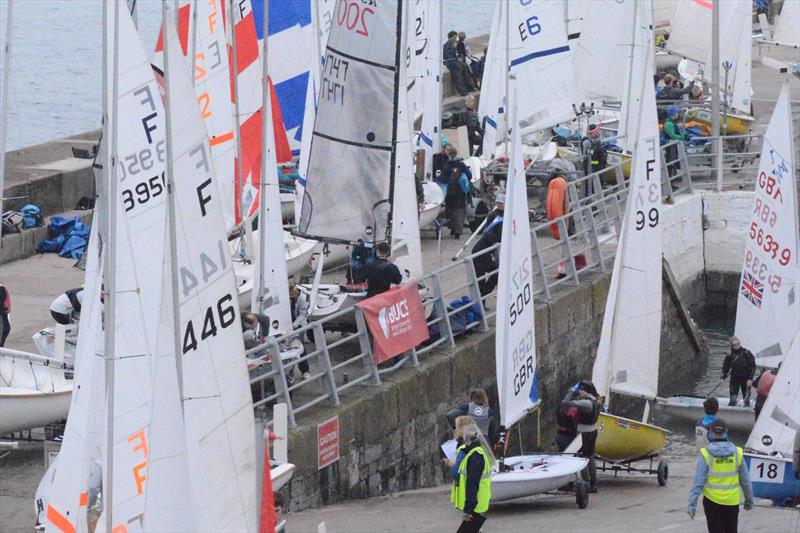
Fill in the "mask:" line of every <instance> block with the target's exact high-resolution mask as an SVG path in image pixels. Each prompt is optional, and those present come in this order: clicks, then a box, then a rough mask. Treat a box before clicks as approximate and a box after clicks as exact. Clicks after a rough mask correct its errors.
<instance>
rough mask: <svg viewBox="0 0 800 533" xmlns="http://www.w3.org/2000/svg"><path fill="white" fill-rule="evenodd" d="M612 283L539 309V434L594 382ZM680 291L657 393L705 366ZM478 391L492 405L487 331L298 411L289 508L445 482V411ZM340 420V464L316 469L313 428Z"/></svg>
mask: <svg viewBox="0 0 800 533" xmlns="http://www.w3.org/2000/svg"><path fill="white" fill-rule="evenodd" d="M609 282H610V274H609V273H602V274H595V275H593V276H591V277H590V278H588V279H587V280H585V281H584V282H583V283H582V284H581V285H579V286H577V287H568V288H566V289H564V290H560V291H558V292H557V293H556V294H554V296H553V299H552V301H551V302H548V303H546V304H540V305H537V306H536V312H535V323H536V345H537V358H538V369H539V373H540V391H541V397H542V399H543V404H542V425H543V427H544V428H548V427H549V428H552V423H551V420H552V416H553V413H554V410H555V406H556V405H557V402H558V401H559V400H560V398H561V397H562V395H563V394H564V391H565V390H566V388H567V387H568V386H569V385H571V384H572V383H574V382H575V381H576V380H578V379H582V378H587V377H589V376H591V371H592V365H593V361H594V357H595V355H596V351H597V343H598V340H599V337H600V329H601V326H602V321H603V313H604V311H605V302H606V296H607V292H608V286H609ZM677 294H678V293H677V292H676V291H672V290H670V289H669V288H668V286H667V284H665V289H664V295H663V298H664V300H663V302H664V314H663V315H664V319H663V321H662V334H661V339H662V341H661V344H662V345H661V352H662V357H661V367H660V373H661V376H662V377H663V379H662V380H661V386H660V390H659V392H660V393H661V394H670V393H672V392H674V391H676V389H677V388H678V387H680V385H681V384H682V383H685V380H686V379H688V378H689V377H690V376H692V375H694V374H695V371H696V369H697V368H700V367H702V366H703V365H704V364H705V357H706V353H705V352H704V351H703V350H702V349H700V348H699V347H698V343H697V340H696V339H694V338H693V337H692V335H693V333H692V332H691V330H690V328H689V327H687V325H686V321H685V319H684V318H683V317H682V316H681V312H680V306H679V305H678V304H677V302H676V301H675V297H676V295H677ZM478 386H482V387H484V388H486V389H487V391H489V393H490V396H491V397H492V403H493V405H497V402H496V387H495V359H494V334H493V332H488V333H479V334H473V335H470V336H468V337H466V338H460V339H459V340H458V345H457V346H456V347H455V348H454V349H452V350H448V351H446V352H441V351H440V352H436V353H434V354H430V355H428V356H426V357H424V358H423V360H422V361H421V365H420V367H419V368H416V369H414V368H405V369H403V370H401V371H398V372H396V373H394V374H392V375H390V376H387V377H385V378H384V381H383V383H382V384H381V385H380V386H377V387H373V388H363V387H362V388H359V389H356V390H355V391H354V392H353V393H352V394H350V395H349V396H346V397H343V398H342V404H341V405H340V406H338V407H337V408H333V407H327V408H321V409H317V410H314V412H313V413H312V414H310V415H305V414H304V415H303V416H301V417H300V420H299V421H300V422H301V423H302V424H303V425H302V426H300V427H298V428H296V429H294V430H292V431H291V432H290V435H289V460H290V461H291V462H292V463H294V464H296V465H297V470H296V471H295V474H294V477H293V479H292V481H291V483H290V485H289V487H288V489H287V493H288V496H289V501H290V505H291V508H292V509H294V510H299V509H303V508H306V507H312V506H319V505H325V504H331V503H335V502H339V501H343V500H348V499H355V498H367V497H372V496H378V495H383V494H387V493H391V492H395V491H399V490H405V489H412V488H413V489H417V488H421V487H428V486H433V485H437V484H441V483H444V482H446V481H447V479H446V475H445V474H446V473H445V471H444V470H443V468H442V466H441V462H440V454H439V445H440V443H441V442H442V441H443V440H444V439H445V438H446V437H447V436H448V434H449V428H448V424H447V420H446V418H445V414H446V413H447V411H448V410H449V409H451V408H452V407H453V406H454V405H456V404H457V403H460V402H463V401H464V400H465V399H466V395H467V393H468V391H469V390H470V389H471V388H473V387H478ZM337 413H338V415H339V425H340V435H339V442H340V456H341V458H340V459H339V461H338V462H337V463H335V464H333V465H331V466H329V467H327V468H325V469H323V470H321V471H318V470H317V430H316V426H317V424H318V423H320V422H322V421H325V420H327V419H328V418H330V417H331V416H333V415H334V414H337ZM531 418H532V417H531ZM523 439H524V440H525V442H527V443H531V444H532V443H533V442H534V439H535V434H534V432H533V430H532V427H529V428H526V429H525V430H524V435H523ZM515 440H516V438H515ZM547 444H548V443H547V441H545V445H547ZM529 447H532V446H528V445H526V448H529ZM548 448H550V449H553V448H552V446H548Z"/></svg>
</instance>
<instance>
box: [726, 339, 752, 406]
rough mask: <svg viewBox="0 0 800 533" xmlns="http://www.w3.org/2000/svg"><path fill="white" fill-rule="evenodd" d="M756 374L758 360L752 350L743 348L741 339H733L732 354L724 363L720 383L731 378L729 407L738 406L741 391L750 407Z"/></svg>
mask: <svg viewBox="0 0 800 533" xmlns="http://www.w3.org/2000/svg"><path fill="white" fill-rule="evenodd" d="M755 373H756V358H755V357H753V354H752V352H751V351H750V350H748V349H747V348H745V347H743V346H742V344H741V343H740V342H739V337H731V353H729V354H728V355H726V356H725V361H723V362H722V376H721V377H720V378H719V380H720V381H725V379H727V377H728V374H730V376H731V386H730V401H729V402H728V405H736V397H737V396H738V395H739V391H740V390H741V392H742V398H743V399H744V401H745V403H746V404H747V405H750V386H751V385H753V376H754V375H755Z"/></svg>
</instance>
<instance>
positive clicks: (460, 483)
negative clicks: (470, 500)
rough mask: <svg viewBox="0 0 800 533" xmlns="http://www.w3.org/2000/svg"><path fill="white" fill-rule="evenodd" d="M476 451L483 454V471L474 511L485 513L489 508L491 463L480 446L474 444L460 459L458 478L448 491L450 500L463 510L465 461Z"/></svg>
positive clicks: (465, 490)
mask: <svg viewBox="0 0 800 533" xmlns="http://www.w3.org/2000/svg"><path fill="white" fill-rule="evenodd" d="M476 453H477V454H479V455H482V456H483V472H482V473H481V481H480V483H479V485H478V503H477V504H476V505H475V510H474V511H475V512H476V513H485V512H486V511H488V510H489V501H490V500H491V499H492V465H491V463H490V462H489V458H488V457H487V456H486V452H484V451H483V448H482V447H481V446H475V447H474V448H472V449H471V450H470V451H468V452H467V454H466V455H465V456H464V458H463V459H462V460H461V464H460V465H458V480H456V482H455V483H454V484H453V490H452V491H451V492H450V501H451V502H453V505H455V507H456V509H458V510H459V511H463V510H464V505H465V504H466V502H467V463H468V462H469V458H470V457H471V456H472V455H473V454H476Z"/></svg>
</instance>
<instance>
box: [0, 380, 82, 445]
mask: <svg viewBox="0 0 800 533" xmlns="http://www.w3.org/2000/svg"><path fill="white" fill-rule="evenodd" d="M71 395H72V387H69V388H67V389H64V390H59V391H55V392H42V391H37V390H30V389H21V388H15V387H0V434H2V433H10V432H13V431H22V430H25V429H31V428H37V427H42V426H46V425H47V424H52V423H53V422H57V421H58V420H63V419H65V418H67V413H68V412H69V403H70V396H71Z"/></svg>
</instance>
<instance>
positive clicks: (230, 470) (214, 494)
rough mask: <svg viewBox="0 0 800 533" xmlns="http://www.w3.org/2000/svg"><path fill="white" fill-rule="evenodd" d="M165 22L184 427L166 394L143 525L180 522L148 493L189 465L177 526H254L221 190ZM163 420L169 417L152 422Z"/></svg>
mask: <svg viewBox="0 0 800 533" xmlns="http://www.w3.org/2000/svg"><path fill="white" fill-rule="evenodd" d="M165 26H166V27H167V28H166V36H167V39H170V42H169V45H168V46H167V54H166V61H165V62H166V64H167V69H166V72H167V76H168V77H169V78H168V80H167V105H168V106H169V118H170V123H169V126H170V138H169V140H168V141H169V143H170V154H171V157H172V161H171V170H172V171H173V172H174V176H172V178H173V179H172V180H171V181H172V185H173V187H174V198H173V202H174V207H175V211H174V217H175V222H176V228H175V230H176V235H175V240H174V246H176V248H177V249H176V250H175V256H176V257H177V267H178V268H177V273H178V275H177V281H178V287H177V289H178V291H177V296H178V298H179V302H173V305H179V308H178V317H179V320H180V323H179V330H178V334H179V337H178V339H179V341H180V342H179V348H180V354H179V357H181V365H180V367H181V369H182V375H181V376H179V377H180V380H181V384H182V387H181V389H182V393H183V397H182V399H181V400H182V407H183V409H182V410H183V425H184V428H183V431H181V424H180V416H179V415H180V409H177V410H176V409H175V408H174V407H175V402H174V400H175V397H174V395H173V396H172V397H171V399H172V400H173V401H172V403H169V404H168V405H169V406H171V407H172V408H167V409H156V408H155V406H154V410H153V416H154V423H153V431H154V434H153V436H152V440H153V448H154V451H153V453H154V455H155V453H156V450H158V449H159V448H158V446H160V445H161V446H163V445H164V443H165V442H167V443H169V444H170V447H169V450H170V451H173V452H174V453H172V454H170V453H160V454H159V455H158V457H154V459H157V461H156V460H154V461H153V463H152V464H151V467H150V470H149V471H148V474H149V475H151V480H150V483H151V484H152V485H153V486H152V487H151V489H152V490H153V495H152V496H153V497H152V498H148V500H147V503H148V506H147V509H146V511H147V513H146V514H145V526H146V527H148V528H151V529H155V530H158V529H163V528H164V527H166V525H170V524H175V523H180V522H179V520H180V518H181V517H180V515H179V514H177V510H175V509H172V508H171V507H170V506H169V505H168V501H164V500H162V499H160V498H157V497H156V496H162V497H165V498H166V495H168V494H169V493H170V491H175V490H180V487H179V486H178V481H179V480H180V477H179V476H177V474H176V472H178V471H179V469H180V468H181V467H183V468H185V465H188V472H189V473H190V474H189V476H188V478H189V482H190V487H191V489H190V494H189V505H190V515H189V518H188V519H186V520H185V521H184V524H185V526H184V528H186V527H190V526H192V525H194V526H196V527H199V528H202V529H203V530H213V531H253V530H255V528H256V526H255V523H256V496H255V488H256V475H255V463H256V461H255V426H254V419H253V406H252V400H251V397H250V387H249V380H248V375H247V368H246V361H245V358H244V345H243V341H242V335H241V323H240V320H239V315H238V313H237V305H236V301H237V299H236V288H235V281H234V275H233V270H232V266H231V263H230V259H229V258H228V254H227V246H226V244H227V242H226V235H225V231H224V225H223V220H224V217H223V211H222V195H221V194H220V191H219V188H218V185H217V183H216V178H215V175H214V168H213V163H212V156H211V150H210V147H209V143H208V137H207V134H206V131H205V129H204V124H203V120H202V118H201V117H200V110H199V109H198V107H197V105H196V103H195V98H194V92H193V89H192V86H191V84H190V82H189V79H188V77H187V76H186V73H187V68H186V62H185V59H184V57H183V55H182V54H181V53H180V49H179V48H178V46H177V44H178V39H177V36H176V34H175V32H174V28H172V24H171V23H169V22H168V23H167V24H165ZM169 399H170V398H167V400H169ZM176 416H177V418H176ZM165 417H171V418H172V420H171V422H173V423H171V424H170V423H163V424H161V423H159V424H157V423H156V420H155V419H156V418H159V419H160V421H161V422H165V420H164V418H165ZM156 429H159V430H163V432H161V431H159V432H156ZM180 441H183V443H182V444H183V446H181V445H180V444H181V442H180ZM182 449H185V450H186V451H185V454H183V452H182ZM162 450H163V448H162ZM157 483H158V485H157V486H156V484H157ZM172 496H173V498H175V496H174V495H172ZM184 505H185V502H184ZM176 520H177V521H178V522H176Z"/></svg>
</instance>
